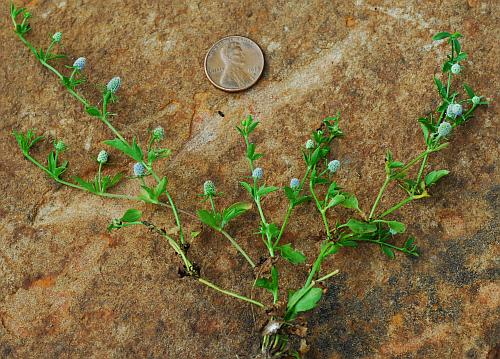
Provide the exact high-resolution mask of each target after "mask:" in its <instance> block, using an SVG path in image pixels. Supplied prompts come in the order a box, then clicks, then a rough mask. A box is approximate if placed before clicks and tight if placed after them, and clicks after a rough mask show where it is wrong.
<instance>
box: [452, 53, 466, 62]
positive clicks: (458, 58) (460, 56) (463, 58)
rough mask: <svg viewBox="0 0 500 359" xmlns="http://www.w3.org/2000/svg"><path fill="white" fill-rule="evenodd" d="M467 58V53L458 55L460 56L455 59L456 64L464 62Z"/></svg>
mask: <svg viewBox="0 0 500 359" xmlns="http://www.w3.org/2000/svg"><path fill="white" fill-rule="evenodd" d="M466 58H467V53H465V52H461V53H459V54H458V56H457V57H456V58H455V61H456V62H459V61H463V60H465V59H466Z"/></svg>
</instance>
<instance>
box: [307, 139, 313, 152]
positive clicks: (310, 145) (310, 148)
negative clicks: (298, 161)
mask: <svg viewBox="0 0 500 359" xmlns="http://www.w3.org/2000/svg"><path fill="white" fill-rule="evenodd" d="M313 148H314V141H313V140H311V139H309V140H307V142H306V149H308V150H312V149H313Z"/></svg>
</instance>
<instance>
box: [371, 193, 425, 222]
mask: <svg viewBox="0 0 500 359" xmlns="http://www.w3.org/2000/svg"><path fill="white" fill-rule="evenodd" d="M425 197H429V195H428V193H427V192H424V193H422V194H419V195H417V196H415V195H413V196H410V197H407V198H405V199H404V200H402V201H401V202H399V203H398V204H396V205H394V206H392V207H391V208H389V209H388V210H387V211H385V212H384V213H382V214H381V215H380V216H378V217H377V218H384V217H386V216H388V215H389V214H391V213H392V212H394V211H395V210H397V209H399V208H401V207H403V206H404V205H405V204H407V203H410V202H411V201H413V200H415V199H420V198H425Z"/></svg>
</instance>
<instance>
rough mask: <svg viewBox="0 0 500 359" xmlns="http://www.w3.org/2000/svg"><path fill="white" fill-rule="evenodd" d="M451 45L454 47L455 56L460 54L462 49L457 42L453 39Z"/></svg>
mask: <svg viewBox="0 0 500 359" xmlns="http://www.w3.org/2000/svg"><path fill="white" fill-rule="evenodd" d="M452 41H453V45H454V46H455V52H456V53H457V54H459V53H460V51H462V47H461V46H460V42H459V41H458V40H457V39H453V40H452Z"/></svg>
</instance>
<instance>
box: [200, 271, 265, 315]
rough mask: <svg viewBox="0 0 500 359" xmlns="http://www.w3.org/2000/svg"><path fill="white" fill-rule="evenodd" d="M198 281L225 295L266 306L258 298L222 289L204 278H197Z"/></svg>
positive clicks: (258, 305)
mask: <svg viewBox="0 0 500 359" xmlns="http://www.w3.org/2000/svg"><path fill="white" fill-rule="evenodd" d="M197 280H198V282H200V283H203V284H204V285H206V286H207V287H210V288H212V289H215V290H216V291H219V292H221V293H223V294H225V295H228V296H230V297H234V298H238V299H241V300H244V301H245V302H248V303H251V304H253V305H256V306H257V307H259V308H264V307H265V306H264V304H262V303H261V302H258V301H256V300H253V299H250V298H248V297H245V296H243V295H241V294H238V293H234V292H231V291H229V290H226V289H222V288H220V287H218V286H216V285H215V284H213V283H211V282H209V281H208V280H206V279H203V278H197Z"/></svg>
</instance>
